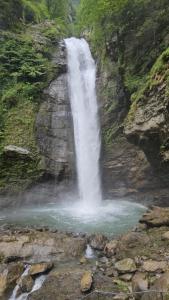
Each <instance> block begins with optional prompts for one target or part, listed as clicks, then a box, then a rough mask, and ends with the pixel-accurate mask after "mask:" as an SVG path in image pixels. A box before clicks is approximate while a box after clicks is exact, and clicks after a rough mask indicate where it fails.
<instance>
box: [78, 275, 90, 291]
mask: <svg viewBox="0 0 169 300" xmlns="http://www.w3.org/2000/svg"><path fill="white" fill-rule="evenodd" d="M92 283H93V275H92V272H91V271H86V272H84V274H83V276H82V279H81V284H80V289H81V292H82V293H86V292H89V291H90V290H91V287H92Z"/></svg>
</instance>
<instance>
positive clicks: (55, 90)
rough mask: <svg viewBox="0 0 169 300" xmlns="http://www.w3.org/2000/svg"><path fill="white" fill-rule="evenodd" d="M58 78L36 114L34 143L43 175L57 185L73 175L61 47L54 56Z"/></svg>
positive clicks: (63, 59)
mask: <svg viewBox="0 0 169 300" xmlns="http://www.w3.org/2000/svg"><path fill="white" fill-rule="evenodd" d="M53 63H54V64H56V65H57V66H59V75H58V77H57V78H56V79H55V80H53V81H52V82H51V83H50V85H49V87H48V88H47V89H46V90H45V91H44V101H43V103H42V104H41V106H40V110H39V112H38V115H37V121H36V131H37V142H38V145H39V149H40V152H41V154H42V155H43V157H44V160H45V173H46V174H49V175H50V176H54V177H55V178H56V179H57V181H58V182H60V181H63V180H66V179H69V180H70V179H72V178H73V174H74V139H73V124H72V115H71V108H70V100H69V95H68V82H67V61H66V53H65V49H64V47H63V46H60V47H59V49H58V50H57V52H56V53H55V54H54V55H53Z"/></svg>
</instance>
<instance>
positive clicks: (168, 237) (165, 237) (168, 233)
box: [162, 231, 169, 240]
mask: <svg viewBox="0 0 169 300" xmlns="http://www.w3.org/2000/svg"><path fill="white" fill-rule="evenodd" d="M162 240H169V231H166V232H164V233H163V235H162Z"/></svg>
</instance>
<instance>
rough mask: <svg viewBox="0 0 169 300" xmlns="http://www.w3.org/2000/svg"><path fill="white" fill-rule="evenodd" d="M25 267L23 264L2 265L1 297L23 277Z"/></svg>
mask: <svg viewBox="0 0 169 300" xmlns="http://www.w3.org/2000/svg"><path fill="white" fill-rule="evenodd" d="M23 271H24V266H23V264H21V263H12V264H9V265H1V267H0V296H2V295H3V294H4V292H6V291H7V290H8V289H10V288H11V287H13V285H15V284H16V281H17V279H18V278H19V277H20V276H21V275H22V273H23Z"/></svg>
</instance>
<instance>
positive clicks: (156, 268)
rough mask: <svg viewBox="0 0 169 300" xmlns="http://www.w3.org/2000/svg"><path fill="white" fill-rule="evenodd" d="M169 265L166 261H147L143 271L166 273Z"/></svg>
mask: <svg viewBox="0 0 169 300" xmlns="http://www.w3.org/2000/svg"><path fill="white" fill-rule="evenodd" d="M167 267H168V264H167V262H166V261H156V260H147V261H144V262H143V265H142V269H143V270H144V271H146V272H164V271H165V270H166V268H167Z"/></svg>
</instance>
